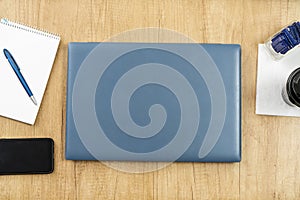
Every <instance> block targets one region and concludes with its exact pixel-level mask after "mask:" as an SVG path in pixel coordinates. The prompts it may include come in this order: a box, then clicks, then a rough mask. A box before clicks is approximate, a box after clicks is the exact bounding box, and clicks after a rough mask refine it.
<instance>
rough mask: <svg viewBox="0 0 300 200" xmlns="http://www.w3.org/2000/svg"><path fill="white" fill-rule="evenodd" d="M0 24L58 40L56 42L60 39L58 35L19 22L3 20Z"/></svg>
mask: <svg viewBox="0 0 300 200" xmlns="http://www.w3.org/2000/svg"><path fill="white" fill-rule="evenodd" d="M0 23H1V24H4V25H7V26H10V27H13V28H17V29H20V30H24V31H28V32H31V33H35V34H39V35H42V36H45V37H49V38H53V39H56V40H59V39H60V37H59V35H57V34H53V33H50V32H48V31H45V30H44V29H37V28H35V27H33V26H28V25H27V24H23V23H19V22H13V21H10V20H8V19H6V18H2V19H1V21H0Z"/></svg>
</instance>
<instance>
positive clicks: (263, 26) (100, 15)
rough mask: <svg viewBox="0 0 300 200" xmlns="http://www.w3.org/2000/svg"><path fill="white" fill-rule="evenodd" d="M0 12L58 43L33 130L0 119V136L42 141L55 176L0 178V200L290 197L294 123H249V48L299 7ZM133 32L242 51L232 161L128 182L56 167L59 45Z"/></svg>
mask: <svg viewBox="0 0 300 200" xmlns="http://www.w3.org/2000/svg"><path fill="white" fill-rule="evenodd" d="M0 13H1V15H2V16H3V17H7V18H9V19H11V20H15V21H20V22H23V23H27V24H30V25H32V26H36V27H39V28H44V29H46V30H49V31H51V32H56V33H59V34H60V35H61V38H62V41H61V44H60V47H59V50H58V54H57V57H56V60H55V64H54V67H53V71H52V74H51V77H50V80H49V83H48V86H47V90H46V93H45V96H44V100H43V103H42V105H41V109H40V112H39V115H38V118H37V121H36V124H35V125H34V126H30V125H25V124H23V123H19V122H16V121H13V120H9V119H6V118H3V117H0V130H1V131H0V137H1V138H4V137H45V136H47V137H52V138H53V139H54V141H55V171H54V173H53V174H50V175H24V176H0V188H1V190H0V199H138V200H139V199H300V159H299V156H300V133H299V129H300V119H299V118H287V117H270V116H258V115H255V92H256V63H257V44H258V43H261V42H263V41H264V40H265V39H266V38H268V36H270V35H271V34H273V33H274V32H276V31H277V30H278V29H280V28H281V27H283V26H284V25H286V24H288V23H289V22H291V21H293V20H295V19H298V20H299V19H300V2H299V1H287V2H286V1H279V0H273V1H270V0H265V1H259V0H257V1H246V0H245V1H217V0H215V1H205V0H203V1H161V0H151V1H146V0H145V1H141V0H135V1H95V0H92V1H81V0H78V1H72V0H66V1H45V0H42V1H31V0H26V1H10V0H0ZM141 27H161V28H169V29H173V30H176V31H178V32H181V33H184V34H186V35H188V36H189V37H191V38H193V39H194V40H196V41H198V42H202V43H239V44H241V45H242V82H243V86H242V91H243V92H242V114H243V117H242V119H243V120H242V130H243V139H242V140H243V143H242V149H243V151H242V162H241V163H235V164H222V163H220V164H205V163H174V164H172V165H170V166H168V167H166V168H164V169H161V170H159V171H155V172H152V173H145V174H128V173H123V172H120V171H116V170H113V169H110V168H108V167H106V166H105V165H103V164H101V163H100V162H84V161H80V162H73V161H66V160H65V158H64V148H65V147H64V146H65V145H64V144H65V108H66V104H65V99H66V76H67V54H68V51H67V44H68V42H71V41H72V42H75V41H86V42H88V41H103V40H104V39H107V38H109V37H111V36H112V35H114V34H117V33H121V32H123V31H126V30H129V29H135V28H141ZM0 40H1V39H0ZM299 64H300V63H299Z"/></svg>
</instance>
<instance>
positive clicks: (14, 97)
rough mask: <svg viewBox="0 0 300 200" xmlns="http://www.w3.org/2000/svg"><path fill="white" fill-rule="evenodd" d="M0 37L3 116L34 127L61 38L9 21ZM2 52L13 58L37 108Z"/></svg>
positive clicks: (0, 105) (0, 30)
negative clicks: (4, 50) (33, 97)
mask: <svg viewBox="0 0 300 200" xmlns="http://www.w3.org/2000/svg"><path fill="white" fill-rule="evenodd" d="M0 38H1V39H0V93H1V99H0V115H1V116H4V117H8V118H11V119H14V120H17V121H21V122H25V123H28V124H34V123H35V120H36V117H37V114H38V110H39V107H40V105H41V103H42V98H43V95H44V92H45V89H46V85H47V82H48V79H49V76H50V72H51V69H52V66H53V62H54V59H55V55H56V52H57V48H58V45H59V42H60V37H59V36H57V35H55V34H51V33H48V32H45V31H42V30H38V29H35V28H32V27H28V26H26V25H23V24H19V23H16V22H12V21H9V20H7V19H1V22H0ZM3 49H8V50H9V51H10V53H11V54H12V55H13V57H14V59H15V61H16V62H17V64H18V66H19V67H20V70H21V73H22V74H23V76H24V78H25V80H26V82H27V84H28V85H29V87H30V89H31V90H32V93H33V94H34V96H35V98H36V100H37V106H36V105H34V104H33V103H32V102H31V100H30V98H29V97H28V95H27V93H26V91H25V90H24V88H23V86H22V84H21V83H20V81H19V80H18V77H17V76H16V74H15V73H14V71H13V69H12V67H11V66H10V64H9V62H8V60H7V59H6V58H5V56H4V53H3Z"/></svg>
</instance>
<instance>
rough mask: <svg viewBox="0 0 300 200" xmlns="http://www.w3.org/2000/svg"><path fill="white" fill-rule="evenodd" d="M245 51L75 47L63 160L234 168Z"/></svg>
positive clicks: (219, 46) (190, 47)
mask: <svg viewBox="0 0 300 200" xmlns="http://www.w3.org/2000/svg"><path fill="white" fill-rule="evenodd" d="M240 57H241V55H240V46H239V45H227V44H154V43H70V44H69V63H68V64H69V66H68V89H67V122H66V159H70V160H129V161H187V162H189V161H192V162H237V161H240V159H241V127H240V121H241V113H240V104H241V103H240V101H241V99H240V88H241V85H240V65H241V63H240Z"/></svg>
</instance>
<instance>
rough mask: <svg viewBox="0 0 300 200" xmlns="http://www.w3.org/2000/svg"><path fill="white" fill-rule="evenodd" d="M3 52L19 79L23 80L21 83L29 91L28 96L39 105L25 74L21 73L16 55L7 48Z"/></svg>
mask: <svg viewBox="0 0 300 200" xmlns="http://www.w3.org/2000/svg"><path fill="white" fill-rule="evenodd" d="M3 53H4V55H5V57H6V58H7V60H8V62H9V64H10V65H11V67H12V68H13V70H14V72H15V73H16V75H17V77H18V79H19V81H20V82H21V84H22V85H23V87H24V89H25V91H26V92H27V94H28V96H29V97H30V99H31V101H32V102H33V103H34V104H35V105H37V102H36V100H35V98H34V96H33V94H32V92H31V90H30V88H29V86H28V84H27V83H26V81H25V79H24V77H23V75H22V74H21V71H20V68H19V66H18V64H17V62H16V61H15V59H14V57H13V56H12V55H11V53H10V52H9V51H8V50H7V49H3Z"/></svg>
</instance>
